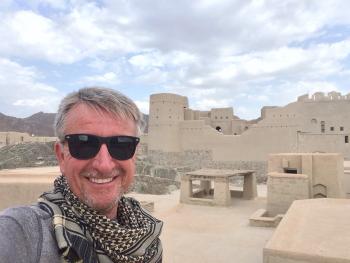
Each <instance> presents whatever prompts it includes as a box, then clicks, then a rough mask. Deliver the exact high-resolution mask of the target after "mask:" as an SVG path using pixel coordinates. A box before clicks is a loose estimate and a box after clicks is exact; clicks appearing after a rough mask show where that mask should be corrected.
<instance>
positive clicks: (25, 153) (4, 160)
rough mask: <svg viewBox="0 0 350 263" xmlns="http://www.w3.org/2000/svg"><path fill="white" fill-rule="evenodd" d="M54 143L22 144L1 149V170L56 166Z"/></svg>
mask: <svg viewBox="0 0 350 263" xmlns="http://www.w3.org/2000/svg"><path fill="white" fill-rule="evenodd" d="M53 144H54V143H53V142H48V143H39V142H35V143H21V144H16V145H9V146H4V147H2V148H0V169H12V168H20V167H37V166H54V165H57V160H56V157H55V154H54V151H53Z"/></svg>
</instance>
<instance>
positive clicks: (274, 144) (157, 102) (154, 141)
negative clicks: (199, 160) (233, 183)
mask: <svg viewBox="0 0 350 263" xmlns="http://www.w3.org/2000/svg"><path fill="white" fill-rule="evenodd" d="M349 98H350V96H349V94H348V95H344V96H342V95H341V94H340V93H338V92H330V93H328V94H324V93H320V92H317V93H315V94H313V95H312V96H310V97H309V96H308V95H303V96H300V97H299V98H298V101H296V102H292V103H290V104H288V105H286V106H284V107H264V108H263V109H262V116H261V119H260V121H258V122H257V123H255V124H252V123H250V122H247V121H245V120H240V119H238V118H237V117H235V116H234V115H233V109H232V108H217V109H211V110H210V111H198V110H192V109H190V108H189V107H188V101H187V98H186V97H183V96H179V95H175V94H155V95H152V96H151V100H150V126H149V136H148V150H149V151H152V150H156V151H163V152H169V153H175V152H177V153H181V152H184V151H203V150H204V151H206V150H210V151H211V152H212V157H213V161H219V162H221V161H223V162H227V161H228V162H231V161H233V162H237V161H257V162H260V161H266V160H267V158H268V154H270V153H279V152H338V153H341V154H343V155H344V157H345V159H350V146H349V145H350V143H349V141H350V99H349ZM216 128H220V129H216ZM218 130H219V131H218Z"/></svg>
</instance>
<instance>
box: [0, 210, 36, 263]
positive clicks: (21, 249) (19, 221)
mask: <svg viewBox="0 0 350 263" xmlns="http://www.w3.org/2000/svg"><path fill="white" fill-rule="evenodd" d="M35 231H36V232H38V231H37V229H36V227H35V226H33V220H32V218H30V215H29V216H28V213H25V211H22V213H18V211H15V212H14V213H12V214H11V213H9V214H8V213H5V214H1V215H0V259H1V263H12V262H18V263H25V262H28V263H29V262H30V263H32V262H33V263H34V262H37V261H38V257H37V254H38V251H37V250H38V249H37V248H38V242H39V240H37V238H35V235H34V236H33V235H31V234H30V233H33V232H35ZM35 239H36V240H35Z"/></svg>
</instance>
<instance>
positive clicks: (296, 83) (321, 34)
mask: <svg viewBox="0 0 350 263" xmlns="http://www.w3.org/2000/svg"><path fill="white" fill-rule="evenodd" d="M29 2H30V3H29ZM29 2H28V4H26V8H22V7H21V6H20V4H14V3H13V4H11V2H10V1H2V3H0V9H1V8H2V9H1V10H0V11H3V12H0V19H2V21H3V22H2V26H1V27H0V38H1V39H6V41H2V42H0V56H2V57H7V61H9V62H13V61H15V60H16V61H21V63H22V62H23V65H36V64H35V63H37V62H39V63H40V65H39V64H37V65H36V66H33V67H23V66H21V65H20V64H17V66H18V67H17V68H16V70H15V72H17V73H18V78H17V79H16V81H15V84H14V86H16V85H17V87H29V85H28V83H31V84H32V85H30V88H31V90H32V91H34V90H36V91H37V92H39V93H40V94H51V95H53V96H57V94H55V93H59V92H55V90H54V88H53V87H51V86H50V85H48V84H45V83H43V82H44V81H46V80H47V79H49V78H50V76H55V78H54V80H51V81H50V82H51V83H59V85H62V86H63V87H67V86H69V87H70V86H72V83H73V84H76V83H78V84H79V85H81V84H83V85H86V84H85V83H87V84H89V85H91V84H95V83H96V84H104V85H113V86H115V85H116V86H118V85H120V86H121V87H122V88H124V87H126V86H127V85H128V84H130V83H131V85H132V87H135V86H136V85H137V87H140V88H138V89H132V88H131V89H130V92H131V93H133V92H134V93H136V92H138V93H143V94H142V96H141V97H146V96H148V95H149V94H146V93H147V92H152V93H153V92H154V90H157V91H159V92H164V91H166V92H175V93H178V94H181V95H185V96H188V97H189V99H190V101H193V102H192V103H193V105H192V106H193V107H197V106H198V107H200V108H201V109H209V108H210V107H226V106H233V107H234V108H237V109H241V110H239V111H238V112H241V113H242V114H245V116H243V117H249V116H250V117H251V114H252V112H257V114H260V111H259V109H260V108H261V107H262V106H264V105H268V104H270V105H276V104H283V103H288V102H291V101H293V100H295V99H296V97H297V96H299V95H301V94H303V93H306V92H311V91H313V90H314V89H315V91H316V90H321V91H323V90H327V91H329V90H330V89H332V90H346V89H348V86H346V85H347V83H349V81H350V78H349V74H348V72H350V69H349V65H350V63H349V55H350V30H349V28H350V16H349V15H348V10H349V8H350V2H348V1H341V0H333V1H328V0H300V1H295V0H285V1H259V0H257V1H245V0H236V1H230V0H224V1H214V0H199V1H192V2H189V1H185V0H178V1H167V2H164V1H160V2H159V1H156V2H152V4H151V5H150V4H149V2H148V1H136V0H130V1H124V0H105V1H81V0H78V1H69V0H57V1H56V0H33V1H29ZM43 10H44V11H43ZM325 10H327V12H325ZM2 63H3V64H4V63H5V62H4V61H3V62H2ZM13 63H14V62H13ZM62 65H67V67H68V65H69V70H70V69H72V72H74V73H75V72H77V74H76V76H71V75H74V74H73V73H70V72H68V74H67V69H66V68H65V70H62V71H60V70H61V68H64V66H62ZM0 66H1V65H0ZM12 66H13V65H12ZM40 67H45V69H44V68H42V69H41V68H40ZM50 67H52V69H51V68H50ZM43 69H44V70H43ZM1 72H4V70H3V71H0V73H1ZM53 72H55V73H53ZM43 74H45V75H43ZM66 75H68V76H66ZM66 79H67V80H66ZM3 80H8V73H6V74H5V73H3V76H2V75H1V74H0V82H1V83H5V81H4V82H3ZM56 81H57V82H56ZM12 82H14V81H12ZM138 97H140V96H138ZM27 100H28V101H27ZM33 100H34V102H35V100H37V101H36V102H37V103H40V99H39V98H16V99H14V100H12V103H14V102H16V101H17V104H22V105H23V104H28V105H30V104H31V103H32V104H33V105H34V104H35V103H34V102H33ZM18 107H19V106H18ZM33 107H34V106H33ZM143 107H146V106H143Z"/></svg>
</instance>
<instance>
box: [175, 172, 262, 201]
mask: <svg viewBox="0 0 350 263" xmlns="http://www.w3.org/2000/svg"><path fill="white" fill-rule="evenodd" d="M233 176H244V183H243V193H242V197H243V198H244V199H254V198H255V197H256V196H257V187H256V178H255V171H253V170H226V169H225V170H224V169H200V170H197V171H193V172H188V173H186V174H185V175H183V176H181V194H180V202H181V203H189V204H208V205H219V206H228V205H230V204H231V199H232V198H231V197H232V196H233V195H234V193H233V192H234V191H230V188H229V179H230V178H231V177H233ZM194 180H199V181H200V189H199V190H197V191H193V184H192V181H194ZM211 182H214V188H213V189H211ZM205 197H209V198H205Z"/></svg>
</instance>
